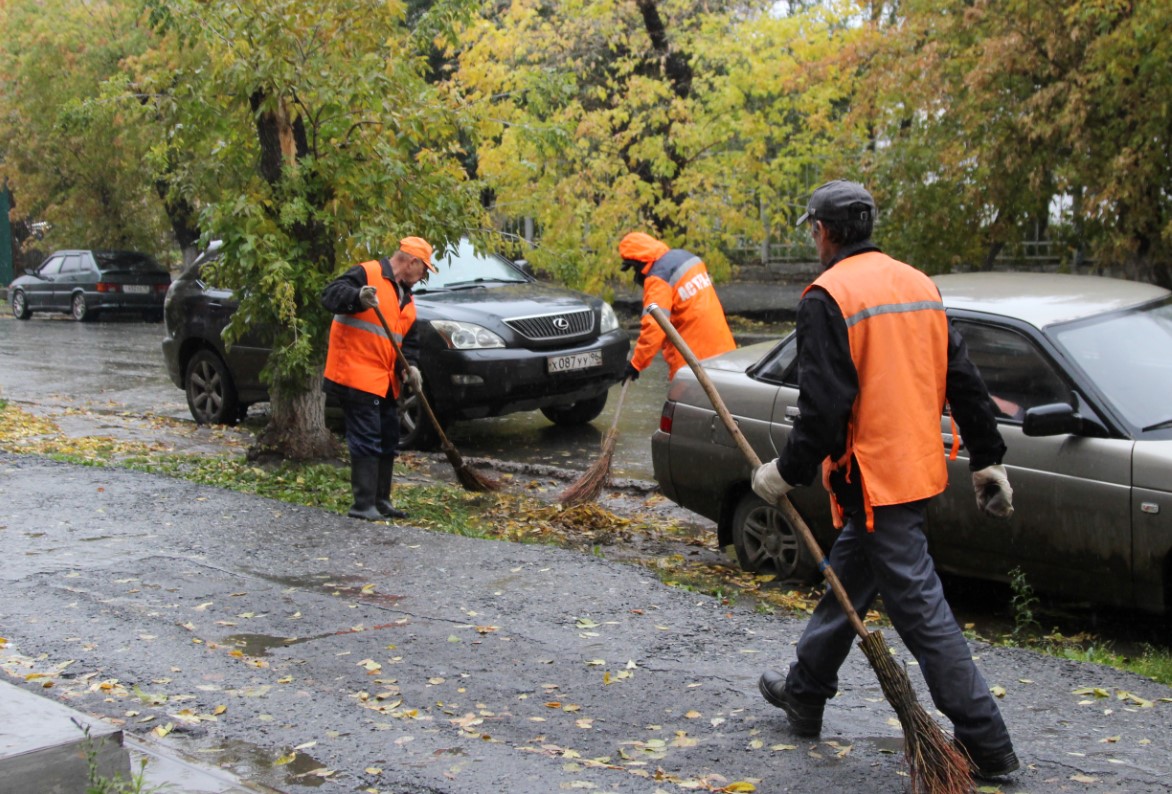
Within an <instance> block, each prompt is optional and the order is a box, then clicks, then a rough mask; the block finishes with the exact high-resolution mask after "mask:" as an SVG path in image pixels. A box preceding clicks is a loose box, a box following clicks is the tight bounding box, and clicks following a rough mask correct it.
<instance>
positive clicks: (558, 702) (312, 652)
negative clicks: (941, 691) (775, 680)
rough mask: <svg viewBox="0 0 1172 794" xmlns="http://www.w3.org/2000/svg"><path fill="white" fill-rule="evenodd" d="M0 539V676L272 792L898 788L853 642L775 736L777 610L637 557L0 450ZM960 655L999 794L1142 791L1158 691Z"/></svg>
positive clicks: (1170, 738) (1105, 672)
mask: <svg viewBox="0 0 1172 794" xmlns="http://www.w3.org/2000/svg"><path fill="white" fill-rule="evenodd" d="M0 559H3V560H4V564H3V565H2V566H0V636H3V637H4V638H5V642H2V643H0V667H2V669H3V670H4V671H5V672H6V673H7V674H8V676H9V677H8V679H7V680H9V681H11V682H13V683H17V684H18V685H20V686H23V687H25V688H26V689H28V690H30V691H35V692H37V693H38V694H41V695H44V696H47V697H52V698H56V699H58V700H61V701H63V702H65V703H67V704H69V705H71V706H73V707H74V708H78V709H81V710H83V711H87V712H89V713H92V714H95V715H99V716H102V717H104V718H106V719H109V720H111V721H113V722H115V723H116V724H119V725H122V726H123V727H124V729H125V730H127V731H129V732H131V733H134V734H139V735H143V734H149V733H150V732H151V731H153V730H154V729H155V728H160V729H161V730H162V731H163V732H165V733H166V734H167V735H166V738H164V739H161V740H160V741H161V742H163V743H164V744H165V745H166V746H167V747H169V748H171V749H173V750H176V751H182V752H184V753H186V754H189V755H191V756H194V757H197V758H199V759H201V760H203V761H204V762H205V763H215V764H217V765H220V766H221V767H223V768H225V769H229V770H231V771H233V772H234V773H236V774H238V775H240V776H242V777H244V778H246V779H248V780H250V781H255V782H260V783H264V784H267V785H270V786H274V787H276V788H278V789H280V790H282V791H287V792H308V791H310V790H317V791H321V792H339V794H340V793H341V792H355V791H377V792H382V793H383V794H385V793H386V792H400V793H402V794H407V793H408V792H410V793H411V794H420V793H426V792H444V793H445V794H449V793H450V794H492V793H494V792H510V793H513V792H516V793H517V794H530V792H532V794H548V793H549V792H557V791H578V790H580V791H593V792H599V793H601V792H633V793H637V794H661V793H662V794H676V792H684V791H696V790H700V791H718V790H755V791H757V792H808V793H809V794H842V792H893V793H894V792H902V791H905V790H906V786H907V778H906V777H905V776H903V771H902V757H901V752H900V735H899V728H898V723H897V722H896V721H895V719H894V715H893V712H892V711H891V709H890V708H889V707H888V705H887V704H886V703H885V701H884V698H883V695H882V693H881V691H880V689H879V687H878V684H877V681H876V679H875V676H874V673H873V671H872V670H871V669H870V667H869V666H868V664H867V662H866V661H865V658H864V657H863V656H862V654H861V653H859V652H857V651H855V652H852V653H851V655H850V657H849V658H848V661H847V664H846V665H845V666H844V668H843V670H842V676H841V682H840V693H839V696H838V697H837V698H835V699H834V700H833V701H831V703H830V706H829V708H828V711H827V715H826V723H825V726H824V730H823V735H822V737H821V740H820V741H810V740H800V739H797V738H796V737H794V736H793V735H792V734H790V733H789V731H788V730H787V728H786V727H785V723H784V719H783V718H782V717H781V715H780V713H779V712H778V711H777V710H776V709H773V708H772V707H769V706H768V705H766V704H765V703H763V701H762V700H761V698H760V696H759V694H758V693H757V691H756V680H757V677H758V676H759V675H760V672H761V670H762V669H764V668H766V667H781V666H783V665H784V664H786V663H787V662H788V660H789V659H790V657H791V654H792V644H793V643H794V641H795V640H796V639H797V637H798V635H799V632H800V630H801V628H802V625H803V621H801V620H798V619H794V618H788V617H780V616H769V615H765V614H761V613H759V612H757V611H755V610H753V609H752V608H751V606H749V605H747V604H733V605H728V604H725V603H722V601H721V600H720V599H717V598H712V597H708V596H703V595H698V594H696V593H691V592H688V591H686V590H683V589H679V588H671V587H666V586H664V585H662V584H661V583H660V582H658V581H657V580H656V578H655V576H654V574H653V573H652V572H650V571H647V570H645V569H643V568H639V567H635V566H627V565H620V564H617V563H613V562H610V561H607V560H604V559H600V558H597V557H594V556H592V555H585V554H578V553H574V552H570V551H566V550H562V549H557V548H552V547H547V546H535V545H519V544H510V543H500V542H494V541H482V540H478V539H474V538H465V537H459V536H453V535H441V534H435V533H431V532H427V531H424V530H419V529H415V528H411V527H390V526H386V525H381V524H369V523H366V522H362V521H357V520H353V519H349V518H346V517H344V516H341V515H336V514H332V513H326V512H322V511H319V510H314V509H308V508H299V507H295V506H291V505H288V504H284V503H281V502H275V501H271V500H266V499H261V498H257V497H252V496H248V495H245V494H239V493H235V492H231V491H226V490H221V489H216V488H209V487H203V486H198V485H195V484H193V483H189V482H184V481H179V480H173V479H168V478H163V477H157V476H154V475H147V474H141V473H136V472H132V471H128V470H122V469H95V468H90V467H81V466H73V465H68V464H63V463H55V462H52V461H47V460H43V459H39V458H36V457H33V456H14V455H8V454H4V453H0ZM887 639H888V641H889V642H891V643H892V644H893V645H894V646H895V650H896V653H897V656H898V658H899V660H900V661H904V660H906V659H907V654H906V651H904V650H903V649H902V647H900V646H899V644H898V642H897V641H896V640H895V639H894V638H893V637H891V636H888V637H887ZM974 652H975V654H976V655H977V657H978V663H979V665H980V666H981V668H982V670H983V672H984V674H985V676H986V678H987V680H988V682H989V684H990V685H991V686H995V687H999V688H1001V689H1002V690H1003V694H1002V696H1001V697H1000V701H999V702H1000V704H1001V708H1002V711H1003V713H1004V714H1005V717H1006V721H1007V723H1008V724H1009V726H1010V730H1011V732H1012V733H1013V735H1014V737H1015V741H1016V745H1017V751H1018V754H1019V755H1020V756H1021V758H1022V760H1023V762H1024V764H1025V765H1026V766H1025V768H1024V769H1023V771H1022V772H1021V773H1020V774H1019V775H1018V776H1017V777H1016V782H1015V783H1012V784H1004V785H1002V786H1001V790H1002V791H1005V792H1040V791H1058V792H1100V791H1112V792H1159V791H1167V790H1168V783H1169V781H1170V780H1172V720H1170V719H1169V709H1170V708H1172V703H1169V702H1164V700H1165V699H1168V697H1169V695H1170V694H1172V692H1170V690H1169V688H1168V687H1164V686H1161V685H1157V684H1154V683H1152V682H1150V681H1147V680H1145V679H1142V678H1140V677H1138V676H1135V675H1130V674H1125V673H1120V672H1117V671H1114V670H1110V669H1107V668H1101V667H1097V666H1094V665H1086V664H1078V663H1074V662H1069V661H1063V660H1057V659H1054V658H1052V657H1045V656H1041V655H1039V654H1034V653H1030V652H1027V651H1022V650H1018V649H1012V648H999V647H991V646H986V645H982V644H979V643H977V644H974ZM910 670H911V678H912V681H913V682H914V684H915V685H916V686H917V688H919V689H920V697H921V700H922V701H923V702H927V701H926V698H925V694H924V692H923V690H922V687H921V682H920V678H919V676H918V674H917V673H916V671H915V666H914V664H913V665H912V666H911V668H910ZM1095 688H1098V690H1099V692H1100V693H1101V695H1102V696H1101V697H1099V696H1097V694H1096V692H1095V691H1094V689H1095ZM2 729H3V728H2V727H0V730H2ZM735 782H744V783H751V784H752V786H753V788H752V789H748V788H740V789H736V788H733V789H728V788H727V787H729V786H730V785H731V784H733V783H735ZM984 790H996V789H984Z"/></svg>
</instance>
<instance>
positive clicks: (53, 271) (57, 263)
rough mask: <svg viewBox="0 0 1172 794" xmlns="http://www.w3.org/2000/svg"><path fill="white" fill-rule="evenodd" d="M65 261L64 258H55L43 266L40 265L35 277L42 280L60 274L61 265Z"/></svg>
mask: <svg viewBox="0 0 1172 794" xmlns="http://www.w3.org/2000/svg"><path fill="white" fill-rule="evenodd" d="M64 261H65V258H64V257H61V256H55V257H53V258H52V259H50V260H49V261H48V262H46V263H45V264H43V265H41V267H40V269H38V270H37V275H38V276H40V277H42V278H44V277H45V276H55V275H57V274H58V273H60V272H61V264H62V263H63V262H64Z"/></svg>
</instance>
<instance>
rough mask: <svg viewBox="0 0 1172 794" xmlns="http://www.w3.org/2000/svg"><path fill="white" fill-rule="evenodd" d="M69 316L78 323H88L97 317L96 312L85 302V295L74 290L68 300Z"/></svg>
mask: <svg viewBox="0 0 1172 794" xmlns="http://www.w3.org/2000/svg"><path fill="white" fill-rule="evenodd" d="M69 316H70V317H72V318H73V319H74V320H76V321H77V322H79V323H88V322H89V321H90V320H92V319H94V318H95V317H97V316H98V313H97V312H92V311H90V307H89V306H88V305H86V302H85V295H83V294H82V293H80V292H75V293H74V294H73V298H72V299H71V300H70V301H69Z"/></svg>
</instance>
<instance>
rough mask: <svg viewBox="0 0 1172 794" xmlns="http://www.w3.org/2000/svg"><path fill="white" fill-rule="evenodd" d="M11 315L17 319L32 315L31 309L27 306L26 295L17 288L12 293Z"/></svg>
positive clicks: (24, 318) (25, 318)
mask: <svg viewBox="0 0 1172 794" xmlns="http://www.w3.org/2000/svg"><path fill="white" fill-rule="evenodd" d="M12 316H13V317H15V318H16V319H18V320H27V319H28V318H30V317H32V316H33V312H32V309H30V308H29V307H28V297H27V296H26V295H25V294H24V290H19V289H18V290H17V291H16V292H14V293H12Z"/></svg>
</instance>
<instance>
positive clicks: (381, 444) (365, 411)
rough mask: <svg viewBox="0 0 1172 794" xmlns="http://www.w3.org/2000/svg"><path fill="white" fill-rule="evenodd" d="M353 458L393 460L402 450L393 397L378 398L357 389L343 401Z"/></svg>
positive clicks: (343, 413) (396, 408) (351, 391)
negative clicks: (399, 450)
mask: <svg viewBox="0 0 1172 794" xmlns="http://www.w3.org/2000/svg"><path fill="white" fill-rule="evenodd" d="M341 402H342V416H343V417H344V418H345V420H346V446H348V447H349V448H350V458H351V459H355V458H393V457H395V455H396V454H398V449H399V411H398V406H397V405H396V403H395V398H394V395H391V396H388V397H385V398H384V397H375V396H374V395H373V394H366V393H363V392H358V391H355V390H350V393H349V394H348V395H347V396H346V397H344V398H342V400H341Z"/></svg>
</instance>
